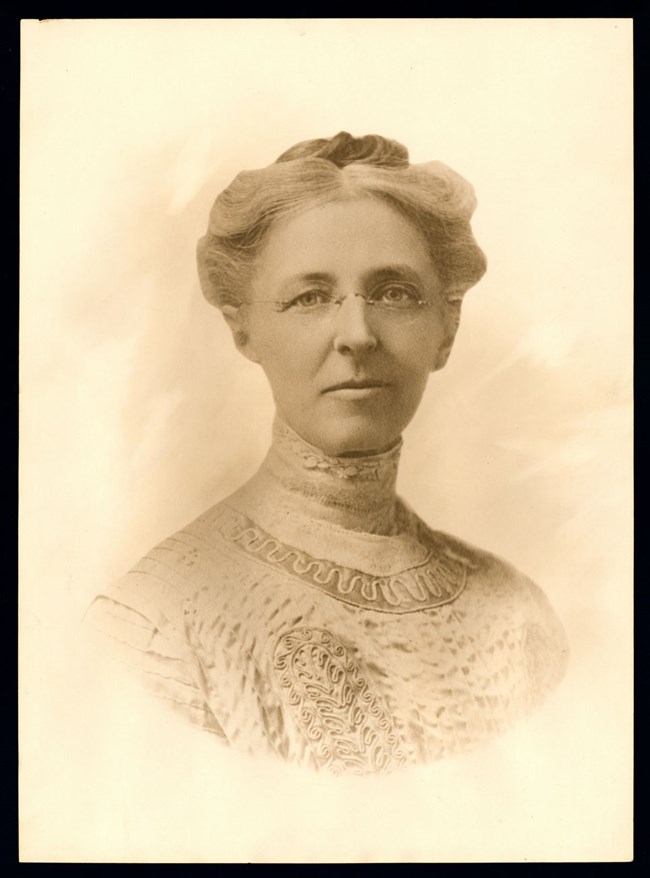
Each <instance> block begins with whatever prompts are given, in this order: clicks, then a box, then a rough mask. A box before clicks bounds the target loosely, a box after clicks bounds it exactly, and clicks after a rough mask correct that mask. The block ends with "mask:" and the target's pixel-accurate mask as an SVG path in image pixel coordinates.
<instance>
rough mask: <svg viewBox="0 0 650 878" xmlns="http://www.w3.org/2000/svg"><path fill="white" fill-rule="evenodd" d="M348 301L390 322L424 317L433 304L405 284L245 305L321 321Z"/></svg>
mask: <svg viewBox="0 0 650 878" xmlns="http://www.w3.org/2000/svg"><path fill="white" fill-rule="evenodd" d="M347 298H357V299H363V301H364V302H365V303H366V305H368V306H369V307H370V308H372V311H373V313H375V314H377V315H378V316H379V315H382V316H384V315H385V316H386V317H390V318H400V317H401V318H404V317H414V316H416V315H418V314H423V313H425V311H426V309H427V308H430V307H431V306H432V305H433V304H434V303H433V302H431V301H428V300H426V299H421V298H420V295H419V293H418V292H417V290H416V289H414V288H413V287H410V286H406V285H402V284H390V285H389V286H386V287H380V288H379V289H377V290H373V291H372V292H371V293H370V294H369V295H363V293H349V294H348V295H346V296H333V295H331V293H329V292H326V291H324V290H308V291H307V292H304V293H300V295H298V296H295V297H294V298H293V299H287V300H285V301H282V300H273V299H266V300H265V299H256V300H254V301H253V302H246V303H244V304H245V305H258V304H259V305H272V306H274V307H273V310H275V311H276V312H278V313H280V314H287V315H293V316H299V317H306V318H313V319H322V318H327V317H331V316H333V315H334V314H335V313H336V310H337V308H339V307H340V306H341V305H342V304H343V302H344V301H345V300H346V299H347Z"/></svg>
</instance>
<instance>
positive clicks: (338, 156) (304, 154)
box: [276, 131, 409, 168]
mask: <svg viewBox="0 0 650 878" xmlns="http://www.w3.org/2000/svg"><path fill="white" fill-rule="evenodd" d="M296 159H325V160H326V161H328V162H331V163H332V164H333V165H336V167H337V168H345V167H346V165H351V164H353V163H361V164H366V165H374V166H375V167H379V168H406V167H408V164H409V153H408V150H407V148H406V147H405V146H402V144H401V143H398V142H397V141H396V140H389V139H388V138H387V137H381V136H380V135H378V134H366V135H365V136H364V137H353V136H352V135H351V134H348V132H347V131H340V132H339V133H338V134H336V135H334V137H329V138H319V139H317V140H303V141H302V142H301V143H297V144H296V145H295V146H292V147H291V148H290V149H288V150H287V151H286V152H283V153H282V155H281V156H280V157H279V158H278V159H276V163H277V162H291V161H295V160H296Z"/></svg>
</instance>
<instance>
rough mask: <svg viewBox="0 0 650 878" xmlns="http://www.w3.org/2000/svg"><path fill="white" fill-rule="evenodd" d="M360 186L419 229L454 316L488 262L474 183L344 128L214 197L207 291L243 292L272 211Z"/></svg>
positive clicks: (220, 301) (239, 296) (204, 270)
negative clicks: (475, 225) (480, 240)
mask: <svg viewBox="0 0 650 878" xmlns="http://www.w3.org/2000/svg"><path fill="white" fill-rule="evenodd" d="M363 196H372V197H373V198H378V199H380V200H381V201H383V202H384V203H386V204H388V205H390V206H392V207H393V208H396V209H397V210H399V211H400V212H401V213H402V214H403V215H405V216H406V217H407V218H408V219H410V220H411V222H412V223H413V224H414V226H416V227H417V228H418V229H419V231H420V232H421V234H422V235H423V237H424V239H425V241H426V242H427V245H428V247H429V251H430V253H431V257H432V260H433V263H434V265H435V267H436V270H437V272H438V274H439V276H440V278H441V281H442V283H443V296H444V298H445V300H446V301H447V302H448V303H449V306H450V310H451V312H453V317H454V318H455V320H456V321H457V319H458V316H459V310H460V303H461V300H462V296H463V294H464V293H465V292H466V291H467V290H468V289H469V288H470V287H472V286H473V285H474V284H475V283H477V282H478V281H479V280H480V279H481V277H482V276H483V274H484V272H485V269H486V260H485V256H484V254H483V251H482V250H481V249H480V248H479V247H478V245H477V243H476V241H475V240H474V236H473V234H472V230H471V227H470V219H471V216H472V214H473V212H474V209H475V207H476V198H475V196H474V190H473V188H472V186H471V185H470V184H469V183H468V182H467V181H466V180H465V179H464V178H463V177H461V176H460V175H459V174H457V173H456V172H455V171H452V169H451V168H449V167H447V166H446V165H444V164H442V162H427V163H425V164H420V165H412V164H410V163H409V155H408V150H407V149H406V147H404V146H402V144H401V143H397V142H396V141H395V140H389V139H387V138H385V137H380V136H378V135H376V134H369V135H366V136H365V137H353V136H352V135H351V134H348V133H347V132H345V131H342V132H340V133H339V134H337V135H336V136H335V137H331V138H327V139H317V140H305V141H303V142H301V143H297V144H296V145H295V146H292V147H291V148H290V149H288V150H287V151H286V152H284V153H282V155H281V156H280V157H279V158H278V159H277V160H276V161H275V162H274V163H273V164H271V165H269V166H268V167H266V168H262V169H261V170H257V171H242V172H241V173H240V174H238V175H237V176H236V177H235V179H234V180H233V181H232V183H231V184H230V186H228V187H227V188H226V189H224V191H223V192H222V193H221V194H220V195H219V196H218V197H217V200H216V201H215V203H214V206H213V207H212V210H211V211H210V220H209V223H208V230H207V233H206V234H205V235H204V236H203V237H202V238H201V240H200V241H199V244H198V249H197V256H198V267H199V277H200V280H201V287H202V290H203V294H204V295H205V297H206V299H207V300H208V301H209V302H211V303H212V304H213V305H216V306H217V307H222V306H223V305H235V306H237V305H239V304H240V303H241V302H242V301H245V299H246V290H247V286H248V283H249V281H250V278H251V277H252V274H253V272H254V270H255V260H256V256H257V254H258V253H259V251H260V248H261V246H262V243H263V241H264V238H265V235H266V234H267V232H268V231H269V230H270V228H271V227H272V226H273V224H274V222H275V221H276V220H279V219H280V218H283V217H286V216H289V215H291V214H295V213H298V212H299V211H301V210H304V209H306V208H309V207H314V206H317V205H320V204H326V203H328V202H330V201H336V200H341V199H345V198H351V197H363ZM450 316H451V315H450Z"/></svg>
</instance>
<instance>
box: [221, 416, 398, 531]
mask: <svg viewBox="0 0 650 878" xmlns="http://www.w3.org/2000/svg"><path fill="white" fill-rule="evenodd" d="M401 447H402V442H401V439H400V440H399V441H398V442H397V443H396V444H395V445H394V446H393V447H392V448H391V449H389V450H388V451H385V452H383V453H381V454H371V455H364V456H355V457H331V456H330V455H327V454H325V453H324V452H322V451H320V450H319V449H317V448H315V447H314V446H312V445H310V444H309V443H307V442H305V440H304V439H302V438H301V437H300V436H299V435H298V434H297V433H296V432H294V430H292V429H291V428H290V427H288V426H287V425H286V424H285V423H283V422H282V421H281V420H280V419H279V418H277V417H276V419H275V421H274V424H273V442H272V445H271V448H270V450H269V453H268V454H267V456H266V458H265V460H264V462H263V463H262V466H261V467H260V469H259V470H258V472H257V473H256V475H255V476H253V478H252V479H251V480H250V481H249V482H248V483H247V484H246V485H244V486H243V488H241V489H240V491H238V492H237V493H236V494H235V495H234V496H233V498H232V501H233V502H234V503H236V504H237V505H240V506H242V505H243V506H245V507H246V508H247V509H248V511H249V512H251V513H256V514H257V515H259V514H260V513H265V517H267V516H268V515H273V516H275V517H276V519H278V520H279V519H282V518H283V517H286V516H292V515H295V514H299V515H301V516H307V517H310V518H312V519H314V520H319V521H322V522H327V523H329V524H332V525H336V526H338V527H341V528H345V529H346V530H353V531H360V532H364V533H371V534H383V535H386V534H395V533H397V532H398V531H399V529H400V524H401V523H400V521H398V516H399V509H400V506H399V504H398V502H397V496H396V493H395V483H396V480H397V468H398V463H399V457H400V451H401Z"/></svg>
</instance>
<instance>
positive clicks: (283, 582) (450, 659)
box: [89, 420, 567, 773]
mask: <svg viewBox="0 0 650 878" xmlns="http://www.w3.org/2000/svg"><path fill="white" fill-rule="evenodd" d="M400 449H401V442H400V443H399V444H398V445H396V446H395V447H393V448H392V449H390V450H388V451H386V452H384V453H383V454H378V455H371V456H367V457H346V458H332V457H328V456H326V455H324V454H323V453H322V452H320V451H318V450H317V449H315V448H313V447H312V446H310V445H308V444H307V443H305V442H304V441H303V440H302V439H301V438H300V437H299V436H297V435H296V434H295V433H294V432H293V431H292V430H291V429H290V428H289V427H287V426H286V425H285V424H283V423H282V422H280V421H278V420H276V422H275V424H274V435H273V443H272V446H271V449H270V451H269V454H268V455H267V457H266V459H265V461H264V463H263V464H262V466H261V467H260V469H259V471H258V472H257V473H256V475H255V476H253V478H252V479H251V480H250V481H249V482H248V483H246V484H245V485H244V486H243V487H242V488H240V489H239V490H238V491H236V492H235V493H234V494H233V495H231V496H230V497H229V498H227V499H226V500H224V501H222V502H221V503H218V504H217V505H216V506H214V507H212V508H211V509H209V510H207V512H205V513H204V514H203V515H201V516H200V517H199V518H198V519H196V520H195V521H194V522H192V523H191V524H190V525H188V526H187V527H186V528H184V529H183V530H181V531H179V532H178V533H177V534H174V535H173V536H172V537H170V538H168V539H167V540H165V541H164V542H163V543H161V544H160V545H159V546H157V547H156V548H155V549H153V550H152V551H151V552H149V553H148V555H146V556H145V557H144V558H143V559H142V561H141V562H140V563H139V564H138V565H136V566H135V567H134V568H133V570H131V571H130V572H129V573H128V574H127V575H126V576H125V577H124V578H123V579H122V580H121V581H120V582H119V583H118V584H117V585H116V586H115V587H114V588H113V589H112V590H110V591H109V592H107V593H106V594H104V595H100V596H98V598H97V599H96V600H95V602H94V603H93V605H92V607H91V610H90V613H89V615H90V618H91V620H92V621H93V622H94V623H95V625H96V627H98V628H100V629H101V630H103V631H104V632H106V633H107V634H109V635H110V636H111V637H112V638H113V639H114V642H115V643H116V644H119V647H120V651H121V653H122V656H123V658H124V660H125V661H126V662H127V663H128V664H129V665H130V666H132V667H134V669H136V670H137V671H138V673H139V674H140V675H141V676H142V678H143V680H144V681H145V682H146V683H147V684H148V686H149V688H151V689H153V690H154V691H155V692H156V693H157V694H158V695H160V696H161V697H163V698H165V699H167V701H168V702H169V703H170V704H171V705H173V706H174V707H175V708H176V709H178V710H180V711H181V712H182V713H183V714H184V715H185V716H186V718H187V719H189V720H190V721H191V722H193V723H195V724H197V725H199V726H201V727H202V728H204V729H206V730H208V731H211V732H213V733H214V734H215V735H217V736H218V737H219V738H220V739H221V741H222V742H224V743H228V744H230V745H232V746H235V747H238V748H243V749H246V750H248V751H250V752H252V753H258V752H267V753H274V754H276V755H278V756H280V757H281V758H284V759H287V760H291V761H297V762H301V763H304V764H307V765H310V766H311V767H313V768H317V769H325V770H328V771H332V772H334V773H341V772H354V773H366V772H372V771H378V770H390V769H395V768H398V767H402V766H405V765H408V764H412V763H418V762H427V761H431V760H434V759H439V758H441V757H444V756H447V755H451V754H454V753H459V752H462V751H464V750H467V749H470V748H472V747H475V746H477V745H478V744H480V743H482V742H483V741H485V740H487V739H489V738H491V737H492V736H494V735H496V734H498V733H499V732H501V731H503V730H505V729H506V728H508V727H509V726H510V725H511V724H512V723H513V722H514V721H516V720H517V719H518V718H519V717H521V716H522V715H524V714H526V713H527V712H528V711H530V710H531V709H532V708H534V707H535V706H536V705H537V704H538V703H539V702H540V701H541V700H543V698H544V696H545V695H546V694H547V693H548V692H549V691H550V690H551V689H552V688H553V687H554V686H555V685H556V684H557V682H558V681H559V679H560V678H561V676H562V673H563V670H564V665H565V661H566V652H567V648H566V641H565V638H564V634H563V631H562V628H561V626H560V624H559V622H558V621H557V619H556V617H555V615H554V613H553V611H552V609H551V607H550V605H549V604H548V601H547V600H546V598H545V596H544V595H543V593H542V592H541V591H540V590H539V589H538V588H537V586H535V585H534V584H533V583H532V582H530V580H528V579H526V578H525V577H524V576H522V575H521V574H519V573H518V572H517V571H515V570H514V569H513V568H512V567H510V566H509V565H507V564H506V563H505V562H503V561H500V560H499V559H497V558H495V557H494V556H492V555H489V554H488V553H486V552H483V551H481V550H478V549H475V548H473V547H470V546H468V545H467V544H465V543H462V542H461V541H459V540H457V539H455V538H452V537H450V536H448V535H446V534H443V533H441V532H438V531H434V530H431V529H430V528H429V527H427V526H426V525H425V524H424V522H422V521H421V519H420V518H419V517H418V516H417V515H416V514H415V513H414V512H412V511H411V510H410V509H408V508H407V507H406V505H405V504H404V503H403V502H402V501H401V500H400V499H399V498H398V496H397V495H396V492H395V482H396V476H397V467H398V462H399V455H400Z"/></svg>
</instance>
